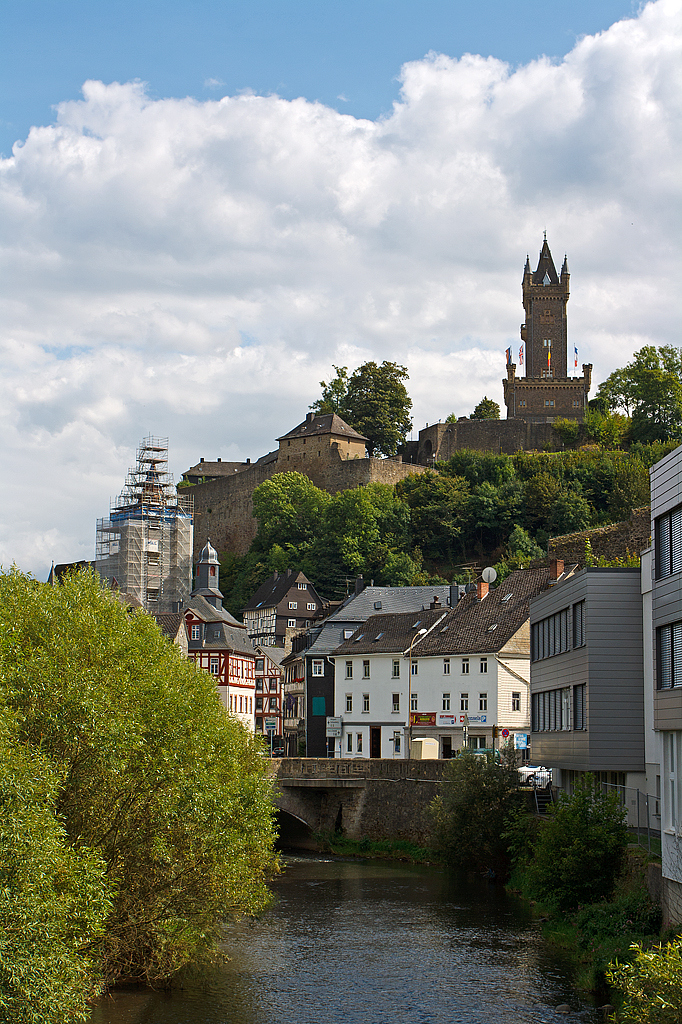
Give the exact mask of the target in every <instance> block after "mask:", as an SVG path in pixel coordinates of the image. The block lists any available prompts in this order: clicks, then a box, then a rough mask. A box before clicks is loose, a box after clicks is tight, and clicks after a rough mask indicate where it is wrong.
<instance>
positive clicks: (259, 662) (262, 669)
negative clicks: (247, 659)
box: [256, 658, 265, 672]
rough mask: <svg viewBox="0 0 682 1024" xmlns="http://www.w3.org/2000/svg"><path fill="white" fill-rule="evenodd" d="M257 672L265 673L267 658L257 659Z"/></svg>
mask: <svg viewBox="0 0 682 1024" xmlns="http://www.w3.org/2000/svg"><path fill="white" fill-rule="evenodd" d="M256 672H265V658H256Z"/></svg>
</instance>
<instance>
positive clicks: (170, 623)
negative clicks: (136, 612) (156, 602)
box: [154, 612, 185, 640]
mask: <svg viewBox="0 0 682 1024" xmlns="http://www.w3.org/2000/svg"><path fill="white" fill-rule="evenodd" d="M154 618H155V619H156V621H157V623H158V625H159V629H160V630H161V632H162V633H163V635H164V636H167V637H169V638H170V639H171V640H175V638H176V636H177V635H178V631H179V629H180V626H181V625H184V623H185V619H184V616H183V614H182V612H171V613H169V614H167V615H155V616H154Z"/></svg>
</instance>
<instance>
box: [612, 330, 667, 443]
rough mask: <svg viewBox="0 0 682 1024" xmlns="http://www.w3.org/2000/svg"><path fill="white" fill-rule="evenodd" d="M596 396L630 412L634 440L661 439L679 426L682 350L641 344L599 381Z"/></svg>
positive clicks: (630, 431) (649, 440)
mask: <svg viewBox="0 0 682 1024" xmlns="http://www.w3.org/2000/svg"><path fill="white" fill-rule="evenodd" d="M597 398H598V399H602V400H603V401H604V402H605V403H606V405H607V406H608V408H609V409H611V410H612V411H615V410H618V409H622V410H623V411H624V412H625V413H626V415H631V416H632V421H631V423H630V428H629V434H630V438H631V440H634V441H645V442H651V441H665V440H667V439H668V438H671V437H678V436H679V434H680V431H681V430H682V351H681V350H680V349H676V348H673V347H672V346H670V345H663V346H661V347H659V348H658V349H656V348H655V347H654V346H653V345H645V346H644V348H642V349H640V350H639V352H636V353H635V356H634V359H633V360H632V362H630V363H628V364H627V366H625V367H623V368H622V369H619V370H614V372H613V373H612V374H610V376H609V377H607V379H606V380H605V381H604V382H603V384H601V385H600V387H599V390H598V392H597Z"/></svg>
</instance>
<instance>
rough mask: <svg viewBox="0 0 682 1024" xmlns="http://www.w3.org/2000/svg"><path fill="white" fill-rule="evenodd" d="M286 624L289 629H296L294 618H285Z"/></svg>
mask: <svg viewBox="0 0 682 1024" xmlns="http://www.w3.org/2000/svg"><path fill="white" fill-rule="evenodd" d="M287 626H288V627H289V628H290V629H296V619H287Z"/></svg>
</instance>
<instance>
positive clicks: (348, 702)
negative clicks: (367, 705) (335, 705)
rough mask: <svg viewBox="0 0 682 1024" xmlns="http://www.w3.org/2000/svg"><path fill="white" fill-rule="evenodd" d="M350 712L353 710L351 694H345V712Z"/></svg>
mask: <svg viewBox="0 0 682 1024" xmlns="http://www.w3.org/2000/svg"><path fill="white" fill-rule="evenodd" d="M352 710H353V694H352V693H347V694H346V711H352Z"/></svg>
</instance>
